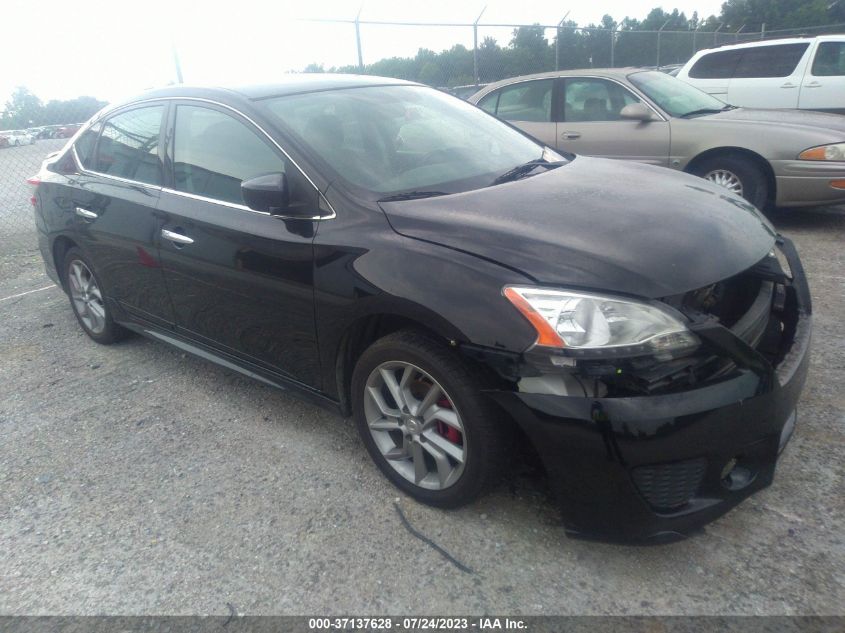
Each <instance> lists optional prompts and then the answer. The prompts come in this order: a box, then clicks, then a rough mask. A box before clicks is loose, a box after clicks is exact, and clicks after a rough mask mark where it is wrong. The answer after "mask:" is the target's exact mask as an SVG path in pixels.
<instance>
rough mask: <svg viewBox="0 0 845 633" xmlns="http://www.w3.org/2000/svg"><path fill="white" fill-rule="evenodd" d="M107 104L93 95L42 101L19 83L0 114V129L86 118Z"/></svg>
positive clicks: (60, 122) (71, 121)
mask: <svg viewBox="0 0 845 633" xmlns="http://www.w3.org/2000/svg"><path fill="white" fill-rule="evenodd" d="M105 105H106V102H105V101H100V100H99V99H96V98H94V97H77V98H76V99H68V100H59V99H51V100H50V101H48V102H47V103H43V102H42V101H41V99H39V98H38V97H37V96H36V95H34V94H32V93H31V92H30V91H29V89H27V88H26V87H24V86H18V87H17V88H15V91H14V92H13V93H12V96H11V98H10V99H9V100H8V101H7V102H6V106H5V108H4V109H3V113H2V114H0V129H2V130H9V129H12V130H13V129H20V128H30V127H40V126H42V125H61V124H66V123H81V122H82V121H87V120H88V119H90V118H91V117H92V116H94V114H96V113H97V112H98V111H99V110H100V109H102V108H103V107H104V106H105Z"/></svg>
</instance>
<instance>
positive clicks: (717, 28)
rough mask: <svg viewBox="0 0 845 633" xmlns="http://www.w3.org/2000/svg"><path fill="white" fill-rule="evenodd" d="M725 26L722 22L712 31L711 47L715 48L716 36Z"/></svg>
mask: <svg viewBox="0 0 845 633" xmlns="http://www.w3.org/2000/svg"><path fill="white" fill-rule="evenodd" d="M723 26H725V23H724V22H719V26H717V27H716V30H715V31H713V46H716V34H717V33H718V32H719V31H720V30H721V29H722V27H723Z"/></svg>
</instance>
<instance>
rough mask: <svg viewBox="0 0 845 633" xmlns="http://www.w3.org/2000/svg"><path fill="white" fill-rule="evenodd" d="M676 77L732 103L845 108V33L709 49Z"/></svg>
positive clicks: (829, 109)
mask: <svg viewBox="0 0 845 633" xmlns="http://www.w3.org/2000/svg"><path fill="white" fill-rule="evenodd" d="M677 77H678V79H681V80H683V81H686V82H687V83H689V84H692V85H693V86H695V87H696V88H699V89H700V90H704V91H705V92H709V93H710V94H712V95H713V96H715V97H718V98H719V99H721V100H722V101H725V102H727V103H730V104H732V105H736V106H745V107H749V108H802V109H806V110H822V111H825V112H836V113H838V114H845V35H821V36H819V37H811V38H789V39H782V40H760V41H757V42H746V43H744V44H735V45H731V46H720V47H719V48H711V49H707V50H703V51H699V52H698V53H696V54H695V55H693V57H692V59H690V60H689V61H688V62H687V63H686V64H684V67H683V68H681V70H680V71H679V72H678V75H677Z"/></svg>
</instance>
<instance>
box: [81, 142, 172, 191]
mask: <svg viewBox="0 0 845 633" xmlns="http://www.w3.org/2000/svg"><path fill="white" fill-rule="evenodd" d="M70 149H71V151H72V152H73V160H74V161H75V162H76V166H77V168H78V169H79V172H80V173H82V174H85V175H86V176H99V177H100V178H107V179H108V180H116V181H117V182H122V183H126V184H127V185H135V186H137V187H144V188H146V189H153V190H155V191H161V190H162V189H163V187H162V186H161V185H151V184H149V183H147V182H141V181H140V180H131V179H129V178H121V177H120V176H112V175H111V174H104V173H102V172H99V171H94V170H93V169H86V168H85V167H84V166H83V165H82V161H81V160H80V159H79V154H77V152H76V144H75V143H74V144H73V145H71V146H70Z"/></svg>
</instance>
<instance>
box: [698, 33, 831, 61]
mask: <svg viewBox="0 0 845 633" xmlns="http://www.w3.org/2000/svg"><path fill="white" fill-rule="evenodd" d="M814 40H819V41H822V42H829V41H837V42H842V41H845V35H815V36H814V35H808V36H806V37H782V38H779V39H774V40H753V41H751V42H742V43H740V44H723V45H721V46H714V47H713V48H705V49H703V50H700V51H698V53H697V56H701V55H703V54H705V53H710V52H714V51H730V50H736V49H741V48H757V47H759V46H775V45H781V44H809V43H811V42H813V41H814Z"/></svg>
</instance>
